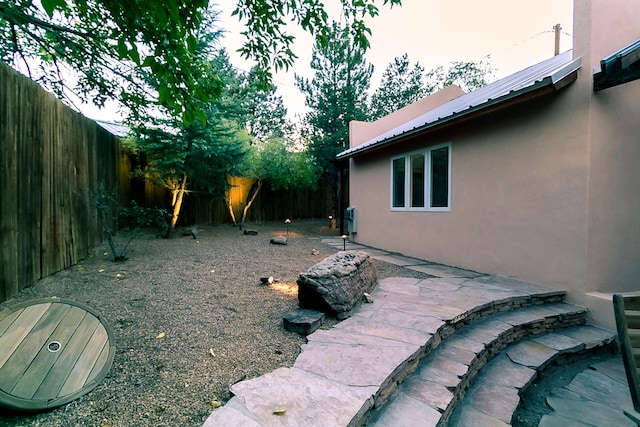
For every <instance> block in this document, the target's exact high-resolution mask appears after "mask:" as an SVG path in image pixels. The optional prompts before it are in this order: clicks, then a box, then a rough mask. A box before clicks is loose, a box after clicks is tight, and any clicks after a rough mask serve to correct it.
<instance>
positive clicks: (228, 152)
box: [135, 50, 255, 229]
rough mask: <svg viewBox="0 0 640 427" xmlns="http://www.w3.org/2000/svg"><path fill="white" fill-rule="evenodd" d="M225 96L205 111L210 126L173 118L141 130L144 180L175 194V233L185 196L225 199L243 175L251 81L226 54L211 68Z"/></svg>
mask: <svg viewBox="0 0 640 427" xmlns="http://www.w3.org/2000/svg"><path fill="white" fill-rule="evenodd" d="M210 67H211V69H212V70H213V71H214V72H215V73H216V75H217V76H219V78H220V79H221V80H222V81H223V83H224V87H225V90H224V91H223V92H222V93H221V94H220V96H219V97H218V98H217V99H216V100H214V101H212V102H210V103H209V105H207V106H203V107H202V108H203V110H205V111H206V121H205V122H201V121H194V122H191V123H188V124H185V123H183V122H182V121H180V120H176V119H175V118H172V117H169V118H165V119H163V120H156V121H155V125H154V126H143V127H140V128H139V129H138V132H139V136H140V137H139V138H138V139H137V140H136V141H135V149H137V150H139V151H141V152H143V153H144V155H145V158H146V160H147V162H146V166H145V169H144V171H142V172H143V173H144V176H145V177H146V178H147V179H150V180H152V181H154V182H155V183H157V184H160V185H163V186H165V187H167V188H168V189H169V190H170V191H171V194H172V201H171V205H172V207H173V213H172V218H171V224H170V225H171V227H170V228H171V229H172V228H174V227H175V225H176V224H177V222H178V218H179V215H180V211H181V208H182V203H183V200H184V196H185V195H186V194H187V193H189V192H191V191H202V192H206V193H208V194H212V195H214V196H218V197H220V198H221V199H222V198H223V197H224V196H223V195H224V192H225V190H226V189H227V187H228V182H227V177H228V176H229V175H235V174H238V173H239V172H240V170H241V169H240V165H241V164H242V162H243V159H244V156H245V155H246V152H247V150H248V148H249V141H250V137H249V134H248V132H247V130H246V117H247V115H248V111H249V108H250V107H249V106H248V103H249V101H248V100H250V99H252V98H255V97H254V96H251V95H249V93H248V92H247V91H246V90H245V89H246V87H247V84H246V78H245V76H243V75H241V74H238V73H237V72H236V71H235V70H234V69H233V67H232V66H231V64H230V63H229V58H228V56H227V54H226V52H225V51H224V50H222V51H220V52H219V53H218V55H216V57H215V58H213V59H212V60H211V62H210Z"/></svg>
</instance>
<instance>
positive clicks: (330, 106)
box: [296, 22, 373, 177]
mask: <svg viewBox="0 0 640 427" xmlns="http://www.w3.org/2000/svg"><path fill="white" fill-rule="evenodd" d="M331 37H332V41H331V43H329V44H328V45H327V46H322V45H320V44H316V45H315V46H314V48H313V53H312V59H311V68H312V69H313V70H314V71H315V74H314V77H313V79H312V80H309V79H305V78H303V77H300V76H298V75H296V86H297V87H298V88H299V89H300V90H301V91H302V92H303V93H304V94H305V104H306V105H307V106H308V107H309V108H310V109H311V111H309V112H308V113H307V115H306V116H305V117H304V121H305V124H306V125H307V132H308V134H309V139H310V147H309V148H310V151H311V154H312V156H313V157H314V159H315V162H316V163H317V164H318V166H319V167H320V168H321V170H322V173H323V175H324V176H325V177H327V176H330V175H331V174H333V173H334V172H335V168H334V166H333V160H334V159H335V156H336V155H337V154H338V153H339V152H341V151H342V150H344V149H346V148H347V147H348V143H349V122H351V121H352V120H364V119H365V118H366V117H367V114H366V108H367V91H368V89H369V83H370V80H371V74H372V73H373V66H372V65H370V64H368V63H367V62H366V60H365V58H364V49H362V48H360V47H358V46H357V45H354V44H353V41H352V39H351V37H350V35H349V34H348V33H345V32H344V31H343V28H342V27H341V26H340V25H339V24H338V23H335V22H334V23H333V30H332V33H331Z"/></svg>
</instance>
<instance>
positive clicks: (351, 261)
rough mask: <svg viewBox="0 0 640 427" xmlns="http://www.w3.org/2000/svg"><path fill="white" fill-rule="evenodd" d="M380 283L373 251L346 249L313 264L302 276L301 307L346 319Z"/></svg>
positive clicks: (299, 284) (299, 285)
mask: <svg viewBox="0 0 640 427" xmlns="http://www.w3.org/2000/svg"><path fill="white" fill-rule="evenodd" d="M377 284H378V275H377V273H376V270H375V268H374V266H373V263H372V262H371V258H370V257H369V254H368V253H367V252H364V251H342V252H338V253H336V254H335V255H332V256H330V257H328V258H325V259H324V260H322V261H320V262H319V263H317V264H315V265H313V266H311V268H309V269H308V270H307V271H306V272H305V273H301V274H300V277H299V278H298V301H299V303H300V307H302V308H309V309H312V310H318V311H322V312H324V313H327V314H328V315H330V316H333V317H337V318H338V319H346V318H347V317H349V316H351V314H352V313H353V311H354V310H355V309H356V308H358V307H359V306H360V304H362V302H363V300H364V294H365V293H369V292H371V291H372V290H373V289H374V288H375V287H376V285H377Z"/></svg>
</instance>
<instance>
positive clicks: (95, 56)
mask: <svg viewBox="0 0 640 427" xmlns="http://www.w3.org/2000/svg"><path fill="white" fill-rule="evenodd" d="M207 4H208V1H207V0H194V1H192V2H189V3H184V2H182V1H179V0H166V1H162V2H148V1H145V0H126V1H125V0H97V1H90V0H42V1H41V2H34V1H33V0H6V1H3V2H2V3H0V29H1V30H2V31H0V58H1V59H2V60H3V61H5V62H8V63H10V64H12V65H14V66H22V67H21V68H22V69H23V70H26V73H27V74H28V75H29V76H30V77H31V78H33V79H34V80H36V81H38V82H39V83H41V84H42V85H43V86H44V87H46V88H48V89H50V90H52V91H53V92H54V93H56V94H57V95H58V96H60V97H61V98H66V99H68V100H69V99H70V98H72V95H73V94H75V95H77V96H78V97H79V98H80V99H82V100H83V101H88V100H92V101H93V102H94V103H95V104H96V105H98V106H102V105H103V104H104V102H105V101H106V100H107V99H116V100H118V101H119V102H120V103H121V104H122V105H124V106H126V107H128V108H130V109H132V110H133V111H135V110H136V109H137V108H140V107H144V106H145V104H146V103H147V102H148V100H149V98H150V97H151V96H153V95H154V94H152V93H150V90H149V86H148V85H146V82H145V76H147V75H152V76H153V78H154V79H156V80H158V81H160V82H161V84H159V85H157V88H158V89H159V90H158V91H157V93H156V94H155V99H156V101H157V102H158V103H159V104H161V105H165V106H166V107H167V108H168V109H169V110H170V111H172V112H173V113H175V114H176V115H181V114H183V113H185V114H187V118H190V117H191V116H190V114H191V115H192V114H193V110H194V109H193V108H191V107H190V106H191V105H192V104H193V100H194V99H199V100H201V101H204V100H206V99H207V98H208V97H209V96H215V95H216V94H217V92H216V91H214V92H213V93H209V92H208V90H209V89H211V88H212V87H213V86H211V85H208V86H206V87H202V86H200V85H199V83H200V82H201V78H203V77H204V76H207V75H208V71H207V69H206V67H204V66H203V65H204V64H202V63H201V62H199V61H194V60H193V59H194V52H195V50H196V46H197V41H198V31H199V28H200V23H201V22H202V12H203V11H204V10H206V7H207ZM71 73H78V74H77V82H75V83H74V82H73V77H72V78H69V74H71ZM217 89H218V90H219V87H218V88H217Z"/></svg>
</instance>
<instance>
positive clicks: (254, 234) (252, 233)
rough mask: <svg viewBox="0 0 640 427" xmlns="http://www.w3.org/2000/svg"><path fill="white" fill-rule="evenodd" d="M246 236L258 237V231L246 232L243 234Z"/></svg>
mask: <svg viewBox="0 0 640 427" xmlns="http://www.w3.org/2000/svg"><path fill="white" fill-rule="evenodd" d="M242 234H244V235H249V236H257V235H258V230H249V229H247V230H244V232H243V233H242Z"/></svg>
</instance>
